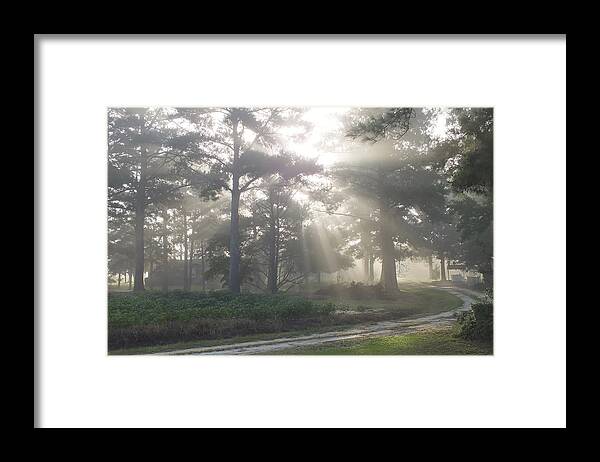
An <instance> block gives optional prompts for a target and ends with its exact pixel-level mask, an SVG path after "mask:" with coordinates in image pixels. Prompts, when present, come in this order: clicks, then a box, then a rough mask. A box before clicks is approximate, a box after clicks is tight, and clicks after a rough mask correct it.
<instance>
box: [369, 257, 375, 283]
mask: <svg viewBox="0 0 600 462" xmlns="http://www.w3.org/2000/svg"><path fill="white" fill-rule="evenodd" d="M373 281H375V257H373V255H371V257H370V258H369V282H373Z"/></svg>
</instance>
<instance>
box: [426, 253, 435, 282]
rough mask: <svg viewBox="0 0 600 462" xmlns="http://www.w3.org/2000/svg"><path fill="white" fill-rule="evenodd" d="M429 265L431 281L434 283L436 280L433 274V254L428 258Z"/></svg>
mask: <svg viewBox="0 0 600 462" xmlns="http://www.w3.org/2000/svg"><path fill="white" fill-rule="evenodd" d="M427 264H428V265H429V279H431V280H432V281H433V280H434V279H435V278H434V274H433V257H432V256H431V254H430V255H429V256H428V257H427Z"/></svg>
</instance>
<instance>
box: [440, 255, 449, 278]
mask: <svg viewBox="0 0 600 462" xmlns="http://www.w3.org/2000/svg"><path fill="white" fill-rule="evenodd" d="M440 276H441V280H442V281H447V280H448V279H447V278H446V256H445V255H444V252H442V253H441V254H440Z"/></svg>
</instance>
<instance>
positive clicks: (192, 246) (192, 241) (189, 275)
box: [188, 227, 194, 290]
mask: <svg viewBox="0 0 600 462" xmlns="http://www.w3.org/2000/svg"><path fill="white" fill-rule="evenodd" d="M193 229H194V228H193V227H192V235H191V236H190V262H189V263H188V284H189V286H190V287H189V288H190V290H192V282H193V280H192V270H193V269H194V239H193V235H194V231H193Z"/></svg>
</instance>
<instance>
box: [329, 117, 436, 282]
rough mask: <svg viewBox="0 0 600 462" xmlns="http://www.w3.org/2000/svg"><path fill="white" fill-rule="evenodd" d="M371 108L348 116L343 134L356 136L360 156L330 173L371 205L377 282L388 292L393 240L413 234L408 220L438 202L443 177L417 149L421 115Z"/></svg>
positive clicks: (398, 251)
mask: <svg viewBox="0 0 600 462" xmlns="http://www.w3.org/2000/svg"><path fill="white" fill-rule="evenodd" d="M373 111H374V110H369V111H367V112H366V113H364V112H363V111H361V110H359V111H358V112H357V113H355V114H353V115H351V117H350V118H349V122H348V124H349V128H348V129H347V136H348V137H350V138H352V139H359V140H361V142H360V143H358V144H356V145H354V147H353V148H354V150H355V151H357V152H358V153H360V154H361V156H360V158H358V159H356V160H353V161H352V162H347V163H345V164H342V165H338V166H336V167H335V169H334V172H333V173H334V175H335V176H336V177H337V179H338V184H339V185H340V187H341V188H343V189H345V190H347V191H348V193H349V194H351V195H353V196H356V197H360V198H361V200H362V201H363V202H364V203H366V204H368V206H369V207H370V208H371V209H372V210H373V218H372V219H371V220H372V221H373V222H374V223H376V225H377V231H376V235H377V237H378V242H379V251H380V258H381V260H382V284H383V286H384V287H385V289H386V290H388V291H391V292H393V291H396V290H397V289H398V281H397V275H396V260H397V259H398V257H400V256H401V254H402V251H406V249H404V250H403V249H402V248H401V247H399V248H397V247H396V244H395V241H398V240H400V242H405V241H406V240H407V238H408V237H409V236H412V235H413V234H414V230H413V226H412V224H413V223H414V222H415V221H418V217H419V216H420V215H426V213H427V211H428V210H429V209H432V208H435V207H438V206H439V204H440V203H441V202H442V201H443V182H442V180H441V178H440V177H439V175H438V174H437V173H436V172H435V171H434V170H433V169H432V168H431V165H430V159H429V158H428V157H427V156H426V153H423V152H421V150H420V146H421V145H422V143H421V142H420V141H422V139H423V138H424V137H425V134H424V127H425V126H426V122H427V118H426V117H425V115H424V114H422V113H421V114H417V113H416V111H415V110H413V109H410V108H395V109H389V110H385V111H384V112H383V113H381V114H373ZM417 116H419V117H417ZM411 119H414V120H411ZM411 123H412V126H411ZM407 135H408V136H407ZM402 234H404V237H402Z"/></svg>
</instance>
